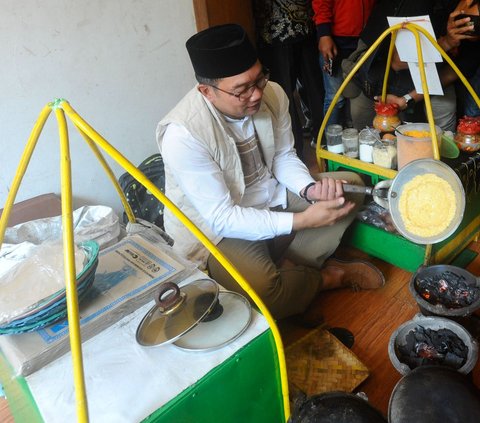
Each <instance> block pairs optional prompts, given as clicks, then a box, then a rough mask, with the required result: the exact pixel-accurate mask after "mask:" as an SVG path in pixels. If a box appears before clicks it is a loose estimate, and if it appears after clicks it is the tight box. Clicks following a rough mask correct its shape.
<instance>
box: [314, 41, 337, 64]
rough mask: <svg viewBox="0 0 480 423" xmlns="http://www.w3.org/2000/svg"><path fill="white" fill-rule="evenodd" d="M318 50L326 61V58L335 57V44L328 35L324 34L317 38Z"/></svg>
mask: <svg viewBox="0 0 480 423" xmlns="http://www.w3.org/2000/svg"><path fill="white" fill-rule="evenodd" d="M318 51H319V52H320V54H321V55H322V56H323V58H324V60H325V61H326V62H327V61H328V59H335V57H336V56H337V46H336V45H335V43H334V42H333V38H332V37H330V35H324V36H323V37H320V39H319V40H318Z"/></svg>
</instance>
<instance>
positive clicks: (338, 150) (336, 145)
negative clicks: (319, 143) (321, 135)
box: [325, 125, 344, 154]
mask: <svg viewBox="0 0 480 423" xmlns="http://www.w3.org/2000/svg"><path fill="white" fill-rule="evenodd" d="M342 130H343V128H342V126H341V125H328V126H327V130H326V131H325V137H326V139H327V150H328V151H330V152H332V153H335V154H343V151H344V149H343V143H342Z"/></svg>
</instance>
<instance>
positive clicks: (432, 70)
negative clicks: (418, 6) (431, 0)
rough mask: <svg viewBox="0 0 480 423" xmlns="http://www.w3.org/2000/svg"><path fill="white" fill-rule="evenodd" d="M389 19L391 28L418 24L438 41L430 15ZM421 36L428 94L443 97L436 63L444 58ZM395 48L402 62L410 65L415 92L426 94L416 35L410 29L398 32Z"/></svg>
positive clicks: (390, 17)
mask: <svg viewBox="0 0 480 423" xmlns="http://www.w3.org/2000/svg"><path fill="white" fill-rule="evenodd" d="M387 19H388V23H389V25H390V27H392V26H394V25H397V24H400V23H404V22H409V23H413V24H416V25H418V26H420V27H422V28H424V29H425V30H427V31H428V33H429V34H430V35H431V36H432V37H433V38H434V39H436V36H435V32H434V31H433V27H432V23H431V22H430V16H428V15H426V16H411V17H403V18H402V17H392V16H389V17H388V18H387ZM419 35H420V45H421V48H422V57H423V62H424V69H425V76H426V79H427V81H426V82H427V86H428V93H429V94H431V95H443V89H442V84H441V83H440V77H439V76H438V72H437V68H436V66H435V63H437V62H442V61H443V59H442V56H441V54H440V53H439V52H438V50H437V49H436V48H435V47H434V46H433V44H432V43H431V42H430V41H429V40H428V39H427V37H425V35H423V34H422V33H421V32H420V31H419ZM395 47H396V49H397V52H398V56H399V58H400V60H401V61H402V62H407V63H408V68H409V70H410V74H411V76H412V80H413V83H414V85H415V90H416V91H417V93H419V94H424V92H423V87H422V80H421V76H420V68H419V63H418V52H417V43H416V39H415V35H414V33H413V32H412V31H410V30H408V29H400V30H398V32H397V38H396V40H395Z"/></svg>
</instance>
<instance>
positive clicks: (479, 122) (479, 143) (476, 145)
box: [454, 116, 480, 153]
mask: <svg viewBox="0 0 480 423" xmlns="http://www.w3.org/2000/svg"><path fill="white" fill-rule="evenodd" d="M454 140H455V144H457V147H458V148H459V149H460V150H462V151H465V152H466V153H474V152H476V151H478V150H480V117H476V118H473V117H469V116H465V117H464V118H463V119H460V120H459V121H458V125H457V133H456V134H455V137H454Z"/></svg>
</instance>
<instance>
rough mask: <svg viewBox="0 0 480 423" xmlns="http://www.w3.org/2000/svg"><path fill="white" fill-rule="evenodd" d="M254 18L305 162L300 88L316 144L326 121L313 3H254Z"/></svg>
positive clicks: (264, 60)
mask: <svg viewBox="0 0 480 423" xmlns="http://www.w3.org/2000/svg"><path fill="white" fill-rule="evenodd" d="M253 14H254V19H255V27H256V37H257V50H258V56H259V58H260V60H261V62H262V63H263V64H264V65H265V66H266V67H267V68H268V69H269V70H270V79H271V80H272V81H275V82H277V83H278V84H280V85H281V87H282V88H283V89H284V91H285V93H286V94H287V97H288V100H289V102H290V104H289V112H290V117H291V120H292V131H293V135H294V138H295V149H296V150H297V154H298V156H299V157H300V158H302V159H303V131H302V118H301V117H300V110H299V107H297V102H296V101H295V93H296V92H297V93H298V91H297V86H299V85H300V86H301V87H302V90H303V91H302V98H301V100H302V103H303V106H305V107H306V110H307V111H308V112H307V113H308V117H309V118H310V119H311V121H312V129H311V136H312V138H313V140H316V137H317V134H318V131H319V129H320V125H321V122H322V119H323V99H324V90H323V83H322V76H321V70H320V68H319V66H318V59H317V47H316V41H315V27H314V25H313V20H312V16H313V11H312V6H311V2H310V0H253ZM298 82H299V84H297V83H298ZM298 94H299V95H300V93H298ZM304 118H307V116H304Z"/></svg>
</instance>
